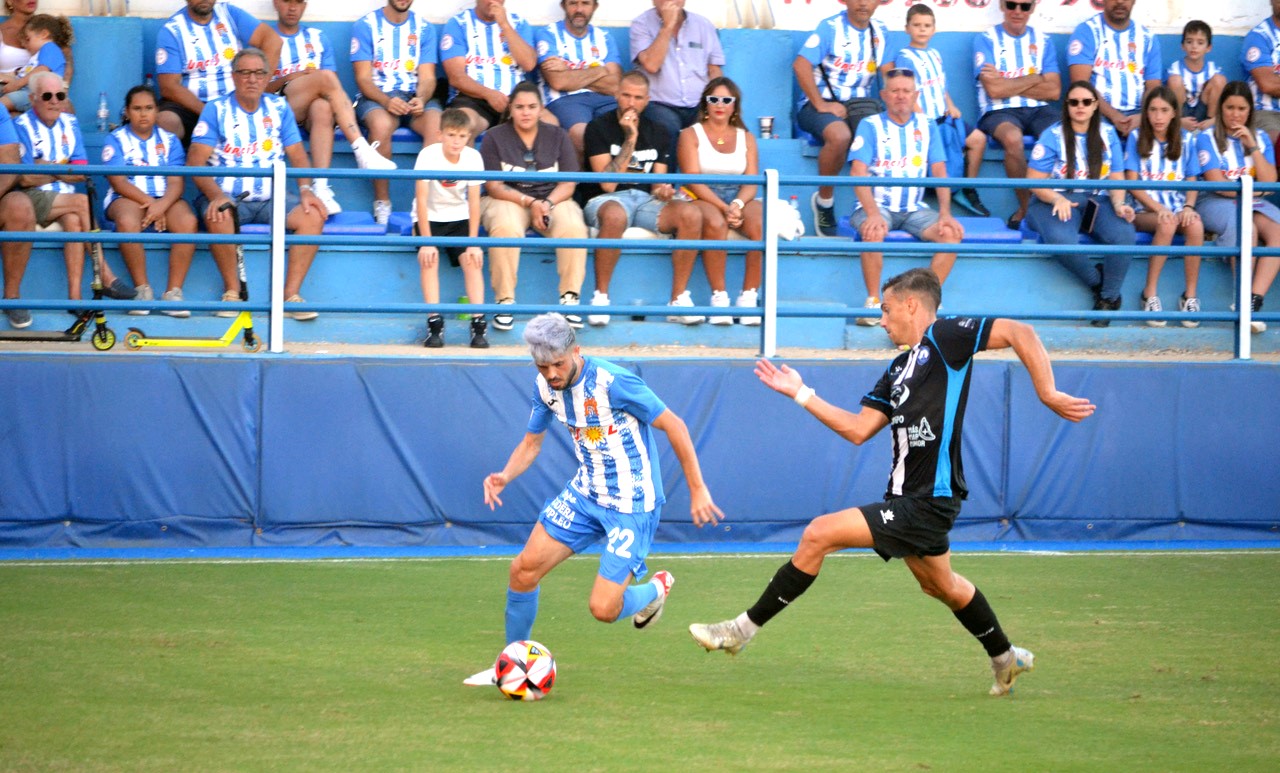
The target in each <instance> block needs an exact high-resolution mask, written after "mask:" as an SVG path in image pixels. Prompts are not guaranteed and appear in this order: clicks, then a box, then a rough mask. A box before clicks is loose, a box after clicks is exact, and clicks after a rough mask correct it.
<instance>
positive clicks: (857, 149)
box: [849, 69, 964, 325]
mask: <svg viewBox="0 0 1280 773" xmlns="http://www.w3.org/2000/svg"><path fill="white" fill-rule="evenodd" d="M916 93H917V92H916V74H915V73H914V72H912V71H911V70H901V69H899V70H889V71H887V72H885V73H884V90H883V91H882V92H880V96H881V98H883V99H884V103H885V112H883V113H880V114H878V115H873V116H870V117H868V118H866V119H864V120H863V121H862V123H860V124H858V133H857V135H856V136H855V137H854V138H853V144H852V145H851V146H850V151H851V152H852V156H853V163H852V169H851V171H850V174H852V175H853V176H854V177H911V178H921V179H923V178H925V177H928V176H930V175H932V176H933V177H946V176H947V157H946V153H945V151H943V149H942V142H941V141H940V140H939V138H938V127H937V125H936V124H934V122H933V121H932V120H931V119H929V118H927V117H925V116H924V115H923V114H922V113H917V112H915V106H916ZM936 190H937V195H938V210H937V211H936V212H935V211H934V210H932V209H930V208H929V207H928V206H927V205H926V204H925V203H924V188H922V187H889V186H877V187H875V188H871V187H868V186H866V185H859V186H857V187H855V188H854V189H853V191H854V194H855V195H856V196H857V198H858V203H857V206H856V207H855V208H854V210H853V214H852V215H850V216H849V225H851V226H853V227H854V228H856V229H858V235H859V236H861V237H862V241H864V242H882V241H884V238H885V237H886V236H887V235H888V234H889V231H893V230H898V229H901V230H904V231H907V232H908V233H910V234H911V235H912V236H914V237H916V238H917V239H919V240H921V241H925V242H941V243H944V244H958V243H959V242H960V240H962V239H964V226H962V225H960V223H959V222H958V221H957V220H956V219H955V218H954V217H952V216H951V191H950V189H948V188H937V189H936ZM861 262H862V280H863V282H865V283H866V286H867V302H866V303H865V304H864V306H863V307H864V308H867V309H878V308H880V297H879V294H878V291H879V288H880V271H881V269H882V268H883V267H884V253H880V252H863V253H862V261H861ZM955 262H956V254H955V253H954V252H936V253H934V255H933V260H932V262H931V263H930V264H929V265H930V266H931V267H932V268H933V272H934V274H935V275H936V276H937V277H938V281H940V282H943V281H946V278H947V274H949V273H951V267H952V266H954V265H955ZM858 324H859V325H874V324H876V320H875V318H873V317H859V318H858Z"/></svg>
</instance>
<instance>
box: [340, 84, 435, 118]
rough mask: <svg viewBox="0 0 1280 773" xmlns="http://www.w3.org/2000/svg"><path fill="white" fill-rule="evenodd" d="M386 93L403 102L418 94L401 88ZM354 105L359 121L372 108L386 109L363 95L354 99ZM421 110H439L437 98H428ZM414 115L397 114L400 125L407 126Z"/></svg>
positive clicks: (372, 109) (371, 110)
mask: <svg viewBox="0 0 1280 773" xmlns="http://www.w3.org/2000/svg"><path fill="white" fill-rule="evenodd" d="M386 94H387V96H389V97H399V98H400V99H403V100H404V101H405V102H408V101H409V100H411V99H413V98H414V97H416V96H418V95H417V94H415V93H413V92H411V91H404V90H403V89H401V90H399V91H388V92H386ZM355 107H356V119H357V120H359V121H361V122H363V121H364V118H365V116H367V115H368V114H369V113H372V112H373V111H374V110H386V108H385V107H383V106H382V105H380V104H378V103H377V102H374V101H373V100H372V99H368V98H367V97H363V96H362V97H360V99H358V100H356V105H355ZM423 110H424V111H425V110H437V111H438V110H440V103H439V102H438V101H437V100H434V99H429V100H427V104H426V106H424V107H423ZM387 115H391V114H390V113H387ZM392 117H393V118H395V117H396V116H392ZM415 117H416V116H412V115H402V116H399V118H400V126H408V125H409V122H410V121H412V120H413V119H414V118H415Z"/></svg>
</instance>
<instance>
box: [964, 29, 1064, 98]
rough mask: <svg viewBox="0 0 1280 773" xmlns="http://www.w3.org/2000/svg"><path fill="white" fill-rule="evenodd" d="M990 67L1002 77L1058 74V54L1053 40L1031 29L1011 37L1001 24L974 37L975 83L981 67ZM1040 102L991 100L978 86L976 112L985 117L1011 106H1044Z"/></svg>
mask: <svg viewBox="0 0 1280 773" xmlns="http://www.w3.org/2000/svg"><path fill="white" fill-rule="evenodd" d="M988 64H989V65H992V66H993V67H995V68H996V71H997V72H999V73H1000V77H1001V78H1021V77H1023V76H1026V75H1044V74H1045V73H1059V74H1060V70H1059V69H1058V53H1057V51H1055V50H1054V47H1053V40H1052V39H1051V38H1050V37H1049V36H1048V35H1046V34H1045V33H1043V32H1040V31H1039V30H1037V29H1035V28H1034V27H1027V28H1026V29H1025V30H1023V32H1022V34H1021V35H1010V34H1009V33H1008V32H1006V31H1005V29H1004V27H1003V26H1002V25H999V24H997V25H996V26H995V27H992V28H991V29H989V30H987V31H986V32H984V33H983V34H981V35H974V36H973V77H974V79H975V80H977V78H978V75H979V74H981V72H982V68H983V67H984V66H986V65H988ZM1047 104H1049V103H1048V102H1045V101H1044V100H1042V99H1032V98H1031V97H1024V96H1022V95H1020V94H1019V95H1015V96H1012V97H1004V98H1002V99H993V98H991V96H990V95H988V94H987V90H986V89H984V88H982V86H981V84H979V86H978V113H979V114H981V115H986V114H987V113H989V112H991V111H992V110H1004V109H1006V108H1010V107H1040V106H1041V105H1047Z"/></svg>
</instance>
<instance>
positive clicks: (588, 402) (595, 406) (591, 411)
mask: <svg viewBox="0 0 1280 773" xmlns="http://www.w3.org/2000/svg"><path fill="white" fill-rule="evenodd" d="M582 411H583V413H585V414H586V415H587V416H599V415H600V405H599V403H597V402H596V399H595V398H594V397H588V398H587V399H585V400H583V401H582Z"/></svg>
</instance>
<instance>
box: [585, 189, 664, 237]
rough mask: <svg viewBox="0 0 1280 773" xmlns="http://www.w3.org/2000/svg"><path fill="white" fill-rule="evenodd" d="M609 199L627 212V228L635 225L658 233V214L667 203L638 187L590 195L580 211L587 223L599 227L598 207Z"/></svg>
mask: <svg viewBox="0 0 1280 773" xmlns="http://www.w3.org/2000/svg"><path fill="white" fill-rule="evenodd" d="M611 201H613V202H617V204H618V205H619V206H621V207H622V209H623V210H624V211H625V212H626V213H627V227H628V228H630V227H631V226H635V227H636V228H644V229H646V230H649V231H653V232H654V233H658V216H659V215H660V214H661V213H662V208H663V207H665V206H666V205H667V203H666V202H665V201H659V200H658V199H655V198H654V197H653V194H651V193H649V192H648V191H646V190H641V189H639V188H628V189H627V190H625V191H614V192H613V193H602V194H600V195H599V196H595V197H592V199H591V201H588V202H587V208H586V209H585V210H583V211H582V214H583V217H584V218H585V219H586V221H587V225H589V226H591V227H592V228H599V227H600V208H601V207H603V206H604V205H605V204H608V203H609V202H611Z"/></svg>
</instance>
